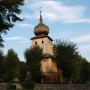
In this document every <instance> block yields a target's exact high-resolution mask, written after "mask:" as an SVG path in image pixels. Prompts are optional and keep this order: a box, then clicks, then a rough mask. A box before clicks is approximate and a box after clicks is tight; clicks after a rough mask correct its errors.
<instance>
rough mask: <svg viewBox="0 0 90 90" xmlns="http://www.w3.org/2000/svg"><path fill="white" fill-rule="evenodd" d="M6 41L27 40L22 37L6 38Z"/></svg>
mask: <svg viewBox="0 0 90 90" xmlns="http://www.w3.org/2000/svg"><path fill="white" fill-rule="evenodd" d="M4 40H27V39H26V38H25V37H22V36H15V37H7V38H6V37H4Z"/></svg>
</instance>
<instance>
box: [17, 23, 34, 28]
mask: <svg viewBox="0 0 90 90" xmlns="http://www.w3.org/2000/svg"><path fill="white" fill-rule="evenodd" d="M17 26H19V27H22V28H33V27H34V26H33V25H31V24H27V23H24V24H17Z"/></svg>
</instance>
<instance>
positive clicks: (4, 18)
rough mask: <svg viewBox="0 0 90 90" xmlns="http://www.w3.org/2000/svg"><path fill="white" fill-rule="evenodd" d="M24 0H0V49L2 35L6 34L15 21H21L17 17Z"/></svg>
mask: <svg viewBox="0 0 90 90" xmlns="http://www.w3.org/2000/svg"><path fill="white" fill-rule="evenodd" d="M23 4H24V0H0V47H3V38H2V36H1V34H2V33H5V34H6V33H7V31H8V30H10V28H12V27H13V26H14V24H15V22H16V21H22V19H20V17H18V15H19V14H20V13H21V9H20V6H22V5H23Z"/></svg>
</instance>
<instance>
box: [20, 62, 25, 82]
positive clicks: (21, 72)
mask: <svg viewBox="0 0 90 90" xmlns="http://www.w3.org/2000/svg"><path fill="white" fill-rule="evenodd" d="M26 71H27V66H26V63H25V62H23V61H20V62H19V79H20V81H21V82H24V81H25V79H26Z"/></svg>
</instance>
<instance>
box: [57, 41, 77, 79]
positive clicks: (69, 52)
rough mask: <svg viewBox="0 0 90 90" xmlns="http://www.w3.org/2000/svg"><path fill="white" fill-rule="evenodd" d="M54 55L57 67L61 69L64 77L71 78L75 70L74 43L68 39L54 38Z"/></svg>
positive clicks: (75, 53) (75, 50) (75, 52)
mask: <svg viewBox="0 0 90 90" xmlns="http://www.w3.org/2000/svg"><path fill="white" fill-rule="evenodd" d="M55 49H56V50H55V55H56V61H57V64H58V67H59V68H61V69H62V70H63V77H64V78H65V79H67V80H68V79H72V76H73V73H74V72H75V63H74V62H75V59H76V56H77V54H78V52H77V47H76V44H74V43H73V42H70V41H66V42H65V41H60V40H56V44H55Z"/></svg>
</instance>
